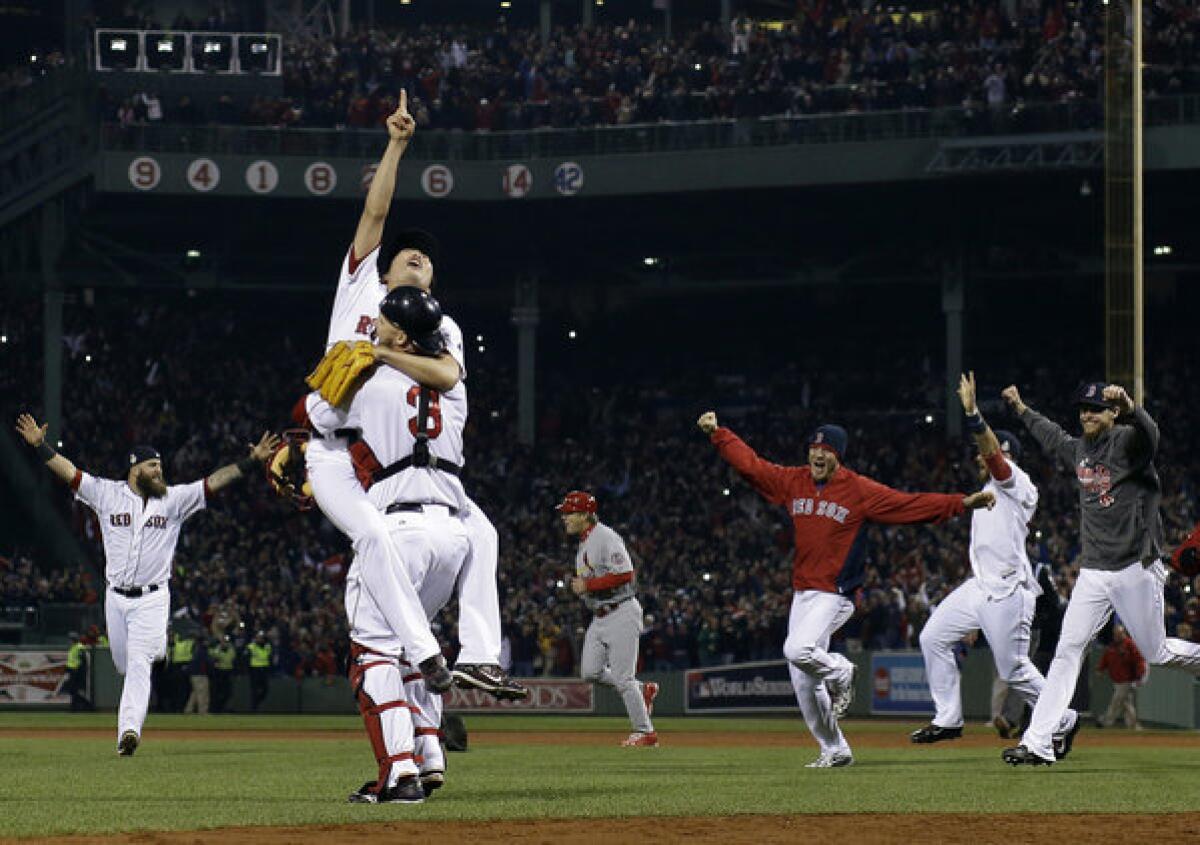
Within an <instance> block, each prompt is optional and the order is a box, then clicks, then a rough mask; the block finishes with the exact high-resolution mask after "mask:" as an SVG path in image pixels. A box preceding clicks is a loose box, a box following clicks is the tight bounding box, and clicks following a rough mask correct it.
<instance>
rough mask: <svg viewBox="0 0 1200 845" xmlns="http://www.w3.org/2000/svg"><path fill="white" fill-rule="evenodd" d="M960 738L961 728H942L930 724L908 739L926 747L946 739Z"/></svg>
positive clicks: (913, 733) (910, 735) (914, 732)
mask: <svg viewBox="0 0 1200 845" xmlns="http://www.w3.org/2000/svg"><path fill="white" fill-rule="evenodd" d="M961 736H962V728H943V727H942V726H941V725H935V724H933V723H932V722H930V723H929V724H928V725H926V726H925V727H923V728H921V729H920V730H916V731H913V732H912V733H911V734H909V735H908V738H909V739H910V740H912V741H913V742H915V743H916V744H917V745H928V744H930V743H933V742H943V741H944V740H947V739H958V738H960V737H961Z"/></svg>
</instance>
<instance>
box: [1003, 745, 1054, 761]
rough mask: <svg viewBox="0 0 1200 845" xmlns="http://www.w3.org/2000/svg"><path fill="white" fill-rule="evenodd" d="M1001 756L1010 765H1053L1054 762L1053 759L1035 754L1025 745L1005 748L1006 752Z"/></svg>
mask: <svg viewBox="0 0 1200 845" xmlns="http://www.w3.org/2000/svg"><path fill="white" fill-rule="evenodd" d="M1000 756H1001V757H1002V758H1003V760H1004V762H1005V763H1008V765H1010V766H1051V765H1053V764H1054V761H1053V760H1047V759H1046V758H1045V757H1041V756H1039V755H1037V754H1034V753H1033V752H1032V751H1030V750H1029V749H1028V748H1026V747H1025V746H1024V745H1018V746H1017V747H1016V748H1005V749H1004V753H1003V754H1001V755H1000Z"/></svg>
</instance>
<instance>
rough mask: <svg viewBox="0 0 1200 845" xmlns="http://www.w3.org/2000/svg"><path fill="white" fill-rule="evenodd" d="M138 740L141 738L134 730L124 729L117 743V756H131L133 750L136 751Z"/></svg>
mask: <svg viewBox="0 0 1200 845" xmlns="http://www.w3.org/2000/svg"><path fill="white" fill-rule="evenodd" d="M139 742H141V738H140V737H139V736H138V735H137V732H136V731H125V733H123V734H121V739H120V741H119V742H118V743H117V756H118V757H132V756H133V752H135V751H137V747H138V743H139Z"/></svg>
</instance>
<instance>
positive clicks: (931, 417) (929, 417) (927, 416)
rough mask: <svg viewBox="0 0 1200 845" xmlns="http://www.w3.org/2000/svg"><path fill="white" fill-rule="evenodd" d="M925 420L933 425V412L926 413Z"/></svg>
mask: <svg viewBox="0 0 1200 845" xmlns="http://www.w3.org/2000/svg"><path fill="white" fill-rule="evenodd" d="M925 422H926V423H927V424H929V425H933V414H926V415H925Z"/></svg>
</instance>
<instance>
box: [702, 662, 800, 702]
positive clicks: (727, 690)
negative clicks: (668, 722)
mask: <svg viewBox="0 0 1200 845" xmlns="http://www.w3.org/2000/svg"><path fill="white" fill-rule="evenodd" d="M684 683H685V684H686V689H685V690H684V710H685V712H687V713H751V712H754V713H769V712H774V713H794V712H796V710H797V709H799V708H798V705H797V704H796V694H795V692H794V691H793V690H792V681H791V678H790V677H789V675H788V668H787V662H786V661H783V660H770V661H765V662H762V663H737V664H732V665H729V666H708V667H705V668H703V669H689V670H688V671H687V673H686V674H685V675H684Z"/></svg>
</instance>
